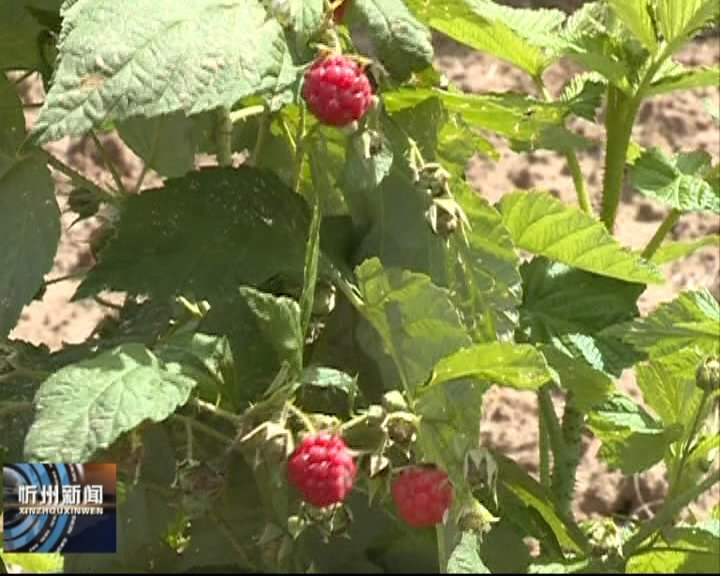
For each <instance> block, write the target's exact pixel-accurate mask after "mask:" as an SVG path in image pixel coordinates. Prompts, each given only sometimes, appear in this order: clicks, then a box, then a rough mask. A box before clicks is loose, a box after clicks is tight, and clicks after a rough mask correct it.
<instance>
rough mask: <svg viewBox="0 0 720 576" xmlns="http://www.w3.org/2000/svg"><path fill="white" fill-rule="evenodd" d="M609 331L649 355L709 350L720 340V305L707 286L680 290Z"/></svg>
mask: <svg viewBox="0 0 720 576" xmlns="http://www.w3.org/2000/svg"><path fill="white" fill-rule="evenodd" d="M608 332H610V331H608ZM612 333H613V334H614V335H617V336H619V337H621V338H622V339H623V340H624V341H625V342H627V343H628V344H632V345H633V346H635V347H636V348H639V349H641V350H644V351H646V352H648V353H649V354H650V356H651V357H654V356H663V355H666V354H672V353H674V352H676V351H680V350H683V349H686V348H695V347H699V348H700V350H704V351H707V352H710V351H712V349H713V347H714V346H716V345H717V343H718V340H719V339H720V305H719V304H718V302H717V300H715V298H714V297H713V295H712V294H711V293H710V292H709V291H708V290H706V289H703V290H699V291H696V292H682V293H681V294H679V295H678V296H677V298H675V300H673V301H672V302H668V303H665V304H661V305H660V306H658V307H657V308H656V309H655V310H653V311H652V312H651V313H650V314H649V315H648V316H646V317H644V318H638V319H636V320H634V321H633V322H632V323H631V324H626V325H622V326H619V327H617V328H614V329H612Z"/></svg>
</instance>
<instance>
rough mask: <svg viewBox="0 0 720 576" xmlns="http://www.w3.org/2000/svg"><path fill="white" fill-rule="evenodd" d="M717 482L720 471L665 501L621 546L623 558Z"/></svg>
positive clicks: (719, 480) (627, 556) (719, 478)
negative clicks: (658, 510)
mask: <svg viewBox="0 0 720 576" xmlns="http://www.w3.org/2000/svg"><path fill="white" fill-rule="evenodd" d="M718 482H720V470H715V472H713V473H712V474H710V475H709V476H707V477H706V478H705V480H703V481H702V482H701V483H700V484H698V485H696V486H692V487H691V488H688V489H687V490H686V491H685V492H683V493H682V494H680V495H679V496H678V497H677V498H674V499H672V500H666V501H665V506H663V508H662V509H661V510H660V512H658V513H657V514H656V515H655V516H653V517H652V518H651V519H650V520H648V521H647V522H646V523H645V524H643V525H642V526H641V527H640V530H638V531H637V533H636V534H635V535H634V536H633V537H632V538H630V540H628V541H627V542H626V543H625V545H624V546H623V556H624V557H625V558H629V557H630V556H631V555H632V554H633V552H635V551H636V550H637V548H638V547H639V546H640V545H641V544H642V543H643V542H644V541H645V540H646V539H647V538H648V537H649V536H651V535H652V534H653V533H654V532H656V531H659V530H661V529H662V528H663V527H664V526H665V525H666V524H668V523H669V522H672V519H673V518H674V517H675V516H676V515H677V514H678V512H680V511H681V510H682V509H683V508H685V506H687V505H688V504H690V503H691V502H692V501H693V500H695V499H696V498H698V497H699V496H701V495H702V494H703V493H705V492H706V491H707V490H709V489H710V488H712V487H713V486H714V485H715V484H717V483H718Z"/></svg>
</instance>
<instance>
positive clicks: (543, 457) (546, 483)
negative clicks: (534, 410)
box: [538, 413, 550, 488]
mask: <svg viewBox="0 0 720 576" xmlns="http://www.w3.org/2000/svg"><path fill="white" fill-rule="evenodd" d="M538 436H539V438H540V448H539V450H540V484H542V486H543V487H545V488H549V487H550V443H549V440H548V432H547V427H546V425H545V418H543V415H542V413H541V414H540V417H539V418H538Z"/></svg>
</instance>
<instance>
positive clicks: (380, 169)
mask: <svg viewBox="0 0 720 576" xmlns="http://www.w3.org/2000/svg"><path fill="white" fill-rule="evenodd" d="M368 136H369V135H368V134H367V133H362V132H361V133H357V134H354V135H352V136H351V137H350V138H348V139H347V151H346V154H345V167H344V169H343V174H342V185H343V190H344V191H345V194H346V195H347V194H355V195H357V194H370V193H374V192H375V189H376V188H377V187H378V186H379V185H380V183H381V182H382V181H383V180H384V179H385V177H386V176H387V175H388V172H390V168H392V164H393V152H392V148H391V147H390V145H389V143H388V142H387V140H386V139H383V141H382V142H381V144H382V145H381V148H380V150H379V152H377V153H372V152H370V149H369V146H368V145H369V142H368V140H367V138H368Z"/></svg>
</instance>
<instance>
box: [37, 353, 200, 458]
mask: <svg viewBox="0 0 720 576" xmlns="http://www.w3.org/2000/svg"><path fill="white" fill-rule="evenodd" d="M194 386H195V382H194V381H193V380H190V379H189V378H187V377H184V376H181V375H178V374H172V373H170V372H168V371H167V370H166V369H165V367H164V365H163V363H162V362H161V361H160V360H158V358H157V357H155V356H154V355H153V354H152V353H151V352H150V351H148V350H147V349H146V348H145V347H144V346H141V345H138V344H127V345H125V346H120V347H118V348H116V349H115V350H112V351H110V352H105V353H103V354H101V355H99V356H97V357H96V358H92V359H90V360H85V361H83V362H80V363H78V364H74V365H70V366H67V367H65V368H63V369H61V370H60V371H58V372H56V373H55V374H53V375H52V376H50V377H49V378H48V379H47V380H45V382H43V384H42V385H41V386H40V389H39V390H38V393H37V395H36V396H35V410H36V415H35V421H34V422H33V425H32V427H31V428H30V431H29V432H28V435H27V438H26V439H25V454H26V456H27V458H29V459H31V460H32V459H36V460H38V461H50V462H85V461H86V460H89V459H90V458H91V457H92V455H93V454H94V453H95V452H96V451H97V450H99V449H101V448H107V447H108V446H110V445H111V444H112V443H113V442H114V441H115V440H116V439H117V438H118V437H119V436H120V435H122V434H123V433H125V432H127V431H129V430H132V429H133V428H135V427H136V426H138V425H139V424H141V423H142V422H144V421H145V420H151V421H153V422H160V421H162V420H165V419H166V418H167V417H168V416H169V415H170V414H172V413H173V412H174V411H175V410H176V409H177V408H178V407H179V406H182V405H183V404H185V402H187V400H188V397H189V396H190V392H191V391H192V389H193V387H194Z"/></svg>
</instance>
